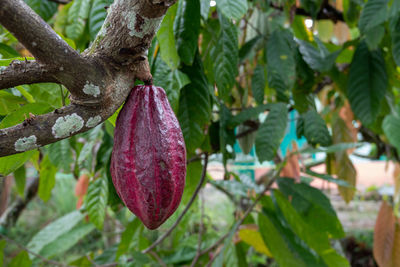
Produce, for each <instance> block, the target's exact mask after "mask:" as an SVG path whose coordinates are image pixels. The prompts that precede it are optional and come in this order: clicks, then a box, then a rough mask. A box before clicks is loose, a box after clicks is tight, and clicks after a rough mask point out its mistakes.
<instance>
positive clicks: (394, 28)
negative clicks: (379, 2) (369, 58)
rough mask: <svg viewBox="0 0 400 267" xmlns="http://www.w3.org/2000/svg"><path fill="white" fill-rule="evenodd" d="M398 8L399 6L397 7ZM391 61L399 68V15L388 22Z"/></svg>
mask: <svg viewBox="0 0 400 267" xmlns="http://www.w3.org/2000/svg"><path fill="white" fill-rule="evenodd" d="M399 6H400V5H399ZM390 34H391V36H392V53H393V59H394V61H395V62H396V64H397V66H400V13H399V14H398V15H397V16H395V17H393V18H392V19H391V20H390Z"/></svg>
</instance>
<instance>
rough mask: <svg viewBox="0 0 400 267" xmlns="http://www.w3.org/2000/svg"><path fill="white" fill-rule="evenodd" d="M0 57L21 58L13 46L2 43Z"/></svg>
mask: <svg viewBox="0 0 400 267" xmlns="http://www.w3.org/2000/svg"><path fill="white" fill-rule="evenodd" d="M0 55H2V56H3V57H4V58H11V57H19V56H20V54H19V53H18V52H17V51H16V50H15V49H14V48H12V47H11V46H8V45H6V44H2V43H0Z"/></svg>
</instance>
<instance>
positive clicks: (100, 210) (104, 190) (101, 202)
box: [85, 177, 108, 229]
mask: <svg viewBox="0 0 400 267" xmlns="http://www.w3.org/2000/svg"><path fill="white" fill-rule="evenodd" d="M107 199H108V183H107V179H106V177H100V178H98V179H96V180H95V181H92V182H91V183H90V185H89V188H88V192H87V195H86V198H85V207H86V210H87V211H88V214H89V220H90V221H91V222H92V223H93V224H94V225H95V226H96V227H97V228H98V229H102V228H103V223H104V218H105V215H106V205H107Z"/></svg>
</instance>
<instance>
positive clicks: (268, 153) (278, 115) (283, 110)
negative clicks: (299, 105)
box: [255, 103, 288, 162]
mask: <svg viewBox="0 0 400 267" xmlns="http://www.w3.org/2000/svg"><path fill="white" fill-rule="evenodd" d="M287 121H288V111H287V107H286V105H285V104H283V103H278V104H276V105H274V106H273V107H272V108H271V110H270V112H269V113H268V117H267V118H266V120H265V121H264V123H263V124H261V126H260V128H259V129H258V132H257V136H256V143H255V145H256V154H257V157H258V160H259V161H260V162H263V161H266V160H273V159H274V157H275V154H276V152H277V150H278V148H279V145H280V143H281V141H282V139H283V135H284V133H285V130H286V126H287Z"/></svg>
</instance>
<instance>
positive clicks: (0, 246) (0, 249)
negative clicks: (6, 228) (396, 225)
mask: <svg viewBox="0 0 400 267" xmlns="http://www.w3.org/2000/svg"><path fill="white" fill-rule="evenodd" d="M6 245H7V242H6V241H5V240H4V239H3V240H0V266H4V265H5V264H4V248H5V247H6Z"/></svg>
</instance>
